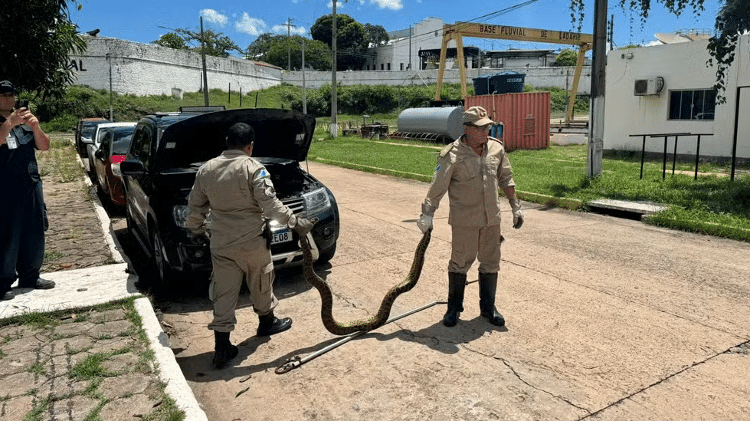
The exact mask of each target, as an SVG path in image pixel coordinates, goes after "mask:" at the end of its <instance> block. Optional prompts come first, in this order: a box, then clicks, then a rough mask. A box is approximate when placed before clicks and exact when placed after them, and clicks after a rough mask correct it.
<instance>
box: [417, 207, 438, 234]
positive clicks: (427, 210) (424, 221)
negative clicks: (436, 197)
mask: <svg viewBox="0 0 750 421" xmlns="http://www.w3.org/2000/svg"><path fill="white" fill-rule="evenodd" d="M433 215H435V208H434V207H432V206H430V205H428V204H426V203H422V214H421V215H419V220H418V221H417V226H418V227H419V230H420V231H422V234H424V233H426V232H427V231H429V230H431V229H432V217H433Z"/></svg>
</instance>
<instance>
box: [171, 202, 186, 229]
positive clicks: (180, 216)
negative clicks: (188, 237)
mask: <svg viewBox="0 0 750 421" xmlns="http://www.w3.org/2000/svg"><path fill="white" fill-rule="evenodd" d="M187 216H188V207H187V206H185V205H177V206H175V207H173V208H172V219H174V223H175V225H177V226H178V227H180V228H187Z"/></svg>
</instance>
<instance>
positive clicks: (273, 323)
mask: <svg viewBox="0 0 750 421" xmlns="http://www.w3.org/2000/svg"><path fill="white" fill-rule="evenodd" d="M259 318H260V324H258V336H270V335H273V334H274V333H279V332H283V331H285V330H289V328H290V327H292V319H290V318H289V317H285V318H283V319H277V318H276V316H274V315H273V311H271V312H270V313H268V314H265V315H263V316H259Z"/></svg>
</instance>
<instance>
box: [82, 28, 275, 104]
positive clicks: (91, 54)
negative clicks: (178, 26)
mask: <svg viewBox="0 0 750 421" xmlns="http://www.w3.org/2000/svg"><path fill="white" fill-rule="evenodd" d="M86 40H87V43H88V48H87V50H86V51H85V52H84V53H83V54H82V55H71V56H70V60H71V67H72V68H73V70H74V71H75V73H76V76H77V78H76V81H75V84H77V85H86V86H90V87H92V88H94V89H109V84H110V78H109V69H110V64H111V66H112V90H113V91H115V92H117V93H120V94H135V95H158V94H167V95H170V94H171V93H172V88H178V89H181V90H182V91H183V92H198V91H199V90H201V87H202V85H203V80H202V70H201V69H202V63H201V56H200V54H198V53H194V52H192V51H185V50H175V49H172V48H166V47H161V46H158V45H155V44H142V43H138V42H132V41H125V40H120V39H116V38H105V37H86ZM206 68H207V79H208V87H209V88H210V89H213V88H219V89H223V90H224V91H226V90H227V89H228V88H229V84H230V83H231V87H232V90H233V91H239V90H240V88H241V89H242V92H243V93H244V92H248V91H251V90H256V89H264V88H268V87H270V86H275V85H278V84H280V83H281V69H280V68H278V67H275V66H269V65H265V64H261V63H259V62H254V61H248V60H241V59H237V58H232V57H229V58H219V57H210V56H207V57H206Z"/></svg>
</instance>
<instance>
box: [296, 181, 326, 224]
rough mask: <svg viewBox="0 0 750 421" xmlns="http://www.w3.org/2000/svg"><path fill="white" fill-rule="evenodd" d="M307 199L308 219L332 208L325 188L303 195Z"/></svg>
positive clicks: (306, 211)
mask: <svg viewBox="0 0 750 421" xmlns="http://www.w3.org/2000/svg"><path fill="white" fill-rule="evenodd" d="M302 198H304V199H305V213H306V214H307V216H308V217H310V216H313V215H316V214H318V213H320V212H323V211H324V210H326V209H328V208H330V207H331V200H330V199H329V198H328V192H326V189H325V188H324V187H321V188H319V189H317V190H313V191H311V192H309V193H305V194H303V195H302Z"/></svg>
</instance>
